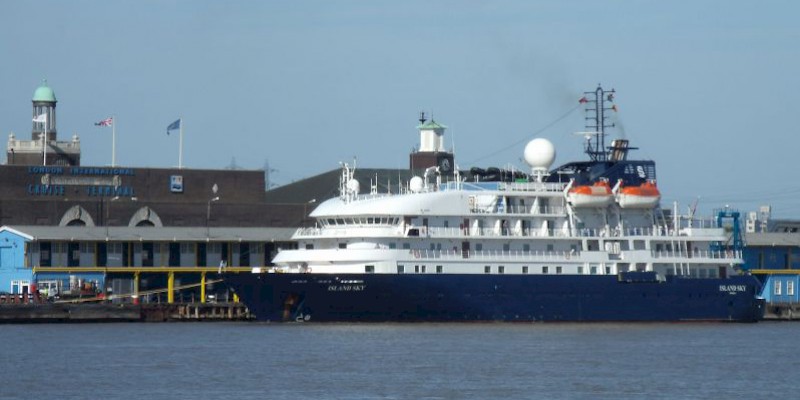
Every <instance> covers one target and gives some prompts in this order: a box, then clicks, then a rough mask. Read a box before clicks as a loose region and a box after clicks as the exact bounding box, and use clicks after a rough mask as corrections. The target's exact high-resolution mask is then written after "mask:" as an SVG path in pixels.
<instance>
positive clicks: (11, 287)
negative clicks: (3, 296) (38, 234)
mask: <svg viewBox="0 0 800 400" xmlns="http://www.w3.org/2000/svg"><path fill="white" fill-rule="evenodd" d="M31 240H33V237H32V236H30V235H28V234H25V233H22V232H20V231H18V230H15V229H13V228H9V227H7V226H3V227H0V293H13V294H19V293H24V292H27V293H30V292H31V283H32V282H33V270H32V269H31V266H30V265H29V264H28V262H27V258H26V255H27V254H28V251H27V247H28V243H29V242H30V241H31Z"/></svg>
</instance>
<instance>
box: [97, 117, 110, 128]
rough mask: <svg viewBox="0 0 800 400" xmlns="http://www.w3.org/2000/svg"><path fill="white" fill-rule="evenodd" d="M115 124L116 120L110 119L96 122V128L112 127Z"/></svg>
mask: <svg viewBox="0 0 800 400" xmlns="http://www.w3.org/2000/svg"><path fill="white" fill-rule="evenodd" d="M113 123H114V118H111V117H108V118H106V119H104V120H102V121H100V122H95V123H94V124H95V126H111V125H112V124H113Z"/></svg>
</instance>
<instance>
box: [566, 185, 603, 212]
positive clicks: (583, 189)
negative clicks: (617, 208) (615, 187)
mask: <svg viewBox="0 0 800 400" xmlns="http://www.w3.org/2000/svg"><path fill="white" fill-rule="evenodd" d="M612 198H613V197H612V193H611V186H609V185H608V182H605V181H599V182H595V183H594V184H593V185H581V186H573V187H572V188H571V189H570V190H569V192H568V193H567V201H569V202H570V204H572V206H573V207H605V206H607V205H609V204H611V199H612Z"/></svg>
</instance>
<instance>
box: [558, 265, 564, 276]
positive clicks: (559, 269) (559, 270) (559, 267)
mask: <svg viewBox="0 0 800 400" xmlns="http://www.w3.org/2000/svg"><path fill="white" fill-rule="evenodd" d="M562 272H564V268H562V267H561V266H560V265H559V266H557V267H556V273H557V274H560V273H562Z"/></svg>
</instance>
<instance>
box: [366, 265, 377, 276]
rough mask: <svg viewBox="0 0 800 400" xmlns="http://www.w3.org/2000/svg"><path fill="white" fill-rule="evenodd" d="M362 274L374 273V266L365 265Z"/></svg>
mask: <svg viewBox="0 0 800 400" xmlns="http://www.w3.org/2000/svg"><path fill="white" fill-rule="evenodd" d="M364 272H366V273H368V274H373V273H375V266H374V265H365V266H364Z"/></svg>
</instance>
